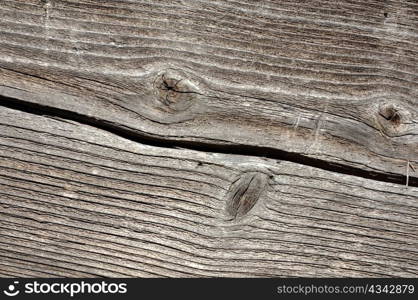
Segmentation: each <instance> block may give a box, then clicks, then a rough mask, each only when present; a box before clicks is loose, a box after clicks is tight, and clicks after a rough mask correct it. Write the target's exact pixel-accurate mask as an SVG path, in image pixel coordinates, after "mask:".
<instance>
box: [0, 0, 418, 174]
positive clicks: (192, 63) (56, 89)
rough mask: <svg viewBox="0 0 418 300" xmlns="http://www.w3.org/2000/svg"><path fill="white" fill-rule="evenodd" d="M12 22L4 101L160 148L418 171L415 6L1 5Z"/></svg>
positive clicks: (3, 69)
mask: <svg viewBox="0 0 418 300" xmlns="http://www.w3.org/2000/svg"><path fill="white" fill-rule="evenodd" d="M294 2H295V3H294ZM0 16H1V18H0V95H3V96H7V97H12V98H18V99H20V100H21V101H25V102H31V103H38V104H41V105H43V106H50V107H55V108H60V109H63V110H68V111H72V112H77V113H79V114H81V115H84V116H88V117H93V118H95V119H96V120H97V121H98V122H103V123H111V124H112V125H113V126H118V127H121V128H124V129H126V130H129V131H131V132H133V133H134V134H136V135H139V136H148V137H153V138H156V139H163V140H172V141H185V142H190V143H192V142H200V143H204V144H208V145H209V144H210V145H252V146H255V147H261V146H263V147H269V148H273V149H278V150H282V151H286V152H291V153H298V154H302V155H304V156H307V157H311V158H317V159H320V160H323V161H325V162H331V163H339V164H342V165H346V166H350V167H355V168H359V169H362V170H366V171H370V172H383V173H385V174H388V175H398V176H399V175H406V169H407V168H406V166H407V165H408V162H409V163H411V164H412V165H418V101H417V96H418V89H417V87H418V67H417V66H418V64H417V62H418V51H417V45H418V26H417V25H418V21H417V16H418V4H417V3H416V1H406V0H397V1H372V0H369V1H357V0H356V1H326V0H321V1H285V0H283V1H247V0H241V1H226V0H225V1H197V0H193V1H164V2H160V1H151V2H150V1H118V2H117V4H116V3H115V2H114V1H102V0H100V1H99V0H88V1H87V0H86V1H71V0H66V1H64V0H59V1H58V0H54V1H53V0H45V1H37V0H31V1H9V0H2V1H1V5H0ZM9 100H10V99H9ZM9 100H7V99H6V98H4V99H2V100H1V101H3V102H6V101H9ZM260 155H262V153H260ZM410 176H411V178H412V177H413V178H414V179H413V180H414V182H415V181H416V180H418V179H417V175H416V173H414V172H412V169H411V172H410ZM402 180H403V181H405V180H404V179H402Z"/></svg>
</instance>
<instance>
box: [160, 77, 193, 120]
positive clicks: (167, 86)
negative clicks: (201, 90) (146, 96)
mask: <svg viewBox="0 0 418 300" xmlns="http://www.w3.org/2000/svg"><path fill="white" fill-rule="evenodd" d="M154 88H155V91H156V94H157V98H158V100H159V101H160V103H161V104H162V105H161V106H160V109H161V110H163V111H166V112H171V113H173V112H179V111H185V110H188V109H189V108H190V107H191V106H192V105H193V103H194V100H195V99H196V97H197V95H198V88H197V86H196V85H195V84H194V83H193V82H192V80H191V79H190V76H188V75H187V74H186V73H185V72H183V71H181V70H176V69H168V70H164V71H163V72H162V73H160V74H158V75H157V78H156V79H155V81H154Z"/></svg>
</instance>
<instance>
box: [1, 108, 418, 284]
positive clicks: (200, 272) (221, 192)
mask: <svg viewBox="0 0 418 300" xmlns="http://www.w3.org/2000/svg"><path fill="white" fill-rule="evenodd" d="M417 195H418V188H415V187H408V188H406V187H404V186H400V185H397V184H391V183H383V182H378V181H374V180H368V179H362V178H358V177H355V176H349V175H340V174H335V173H332V172H327V171H323V170H320V169H317V168H312V167H306V166H303V165H299V164H294V163H290V162H279V161H276V160H272V159H263V158H254V157H248V156H239V155H226V154H214V153H204V152H198V151H190V150H187V149H165V148H158V147H150V146H144V145H141V144H139V143H136V142H132V141H130V140H127V139H124V138H121V137H118V136H116V135H114V134H111V133H108V132H106V131H103V130H100V129H97V128H94V127H90V126H86V125H82V124H78V123H75V122H68V121H66V120H60V119H52V118H49V117H41V116H35V115H33V114H28V113H24V112H20V111H16V110H11V109H7V108H1V109H0V270H1V274H0V276H2V275H5V274H6V275H8V276H11V275H14V276H78V277H84V276H144V277H154V276H158V277H161V276H176V277H193V276H199V277H204V276H234V277H247V276H319V277H321V276H366V277H367V276H417V275H418V263H417V262H418V241H417V238H416V237H417V235H418V201H417V200H418V197H417ZM231 201H233V202H239V203H241V204H240V205H243V204H245V203H247V202H249V203H251V205H250V206H247V208H246V209H241V210H240V209H239V207H240V206H239V205H238V208H237V206H236V208H235V210H234V209H232V210H231V204H230V202H231ZM232 206H233V205H232ZM237 210H238V211H239V213H237ZM382 258H384V259H382Z"/></svg>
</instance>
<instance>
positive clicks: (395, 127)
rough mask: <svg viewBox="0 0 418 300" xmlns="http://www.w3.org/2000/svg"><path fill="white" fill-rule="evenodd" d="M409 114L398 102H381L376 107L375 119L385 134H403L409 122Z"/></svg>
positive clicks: (393, 135)
mask: <svg viewBox="0 0 418 300" xmlns="http://www.w3.org/2000/svg"><path fill="white" fill-rule="evenodd" d="M410 118H411V115H410V113H409V111H408V109H406V107H405V106H403V105H401V104H400V103H382V104H381V105H380V106H379V107H378V111H377V121H378V123H379V125H380V127H381V130H382V132H383V133H384V134H386V135H387V136H391V137H395V136H399V135H401V134H403V133H404V132H405V130H406V129H407V127H408V124H410V123H411V122H410Z"/></svg>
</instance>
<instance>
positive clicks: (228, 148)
mask: <svg viewBox="0 0 418 300" xmlns="http://www.w3.org/2000/svg"><path fill="white" fill-rule="evenodd" d="M0 106H3V107H7V108H11V109H14V110H18V111H22V112H26V113H31V114H35V115H40V116H44V117H50V118H61V119H65V120H67V121H74V122H78V123H80V124H83V125H87V126H92V127H95V128H97V129H101V130H104V131H107V132H109V133H113V134H115V135H118V136H120V137H123V138H125V139H128V140H130V141H133V142H137V143H141V144H144V145H150V146H154V147H164V148H184V149H189V150H195V151H203V152H212V153H223V154H234V155H245V156H254V157H264V158H269V159H274V160H279V161H289V162H293V163H297V164H301V165H306V166H310V167H315V168H319V169H322V170H326V171H330V172H334V173H341V174H346V175H351V176H356V177H362V178H366V179H372V180H376V181H381V182H390V183H395V184H400V185H405V183H406V182H407V183H408V186H410V187H418V177H413V176H411V175H410V174H408V176H406V175H399V174H394V173H382V172H375V171H366V170H362V169H360V168H356V167H352V166H348V165H344V164H342V163H334V162H327V161H324V160H321V159H316V158H311V157H308V156H305V155H303V154H300V153H295V152H288V151H284V150H279V149H275V148H270V147H263V146H253V145H243V144H212V143H209V142H199V141H180V140H168V139H166V138H164V137H162V136H158V135H152V134H149V133H146V132H140V133H139V132H138V130H134V129H132V128H129V127H121V126H118V125H116V124H115V123H112V122H109V121H106V120H101V119H98V118H94V117H90V116H87V115H82V114H79V113H76V112H72V111H68V110H63V109H58V108H53V107H49V106H43V105H40V104H35V103H29V102H26V101H23V100H20V99H17V98H10V97H5V96H0Z"/></svg>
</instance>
